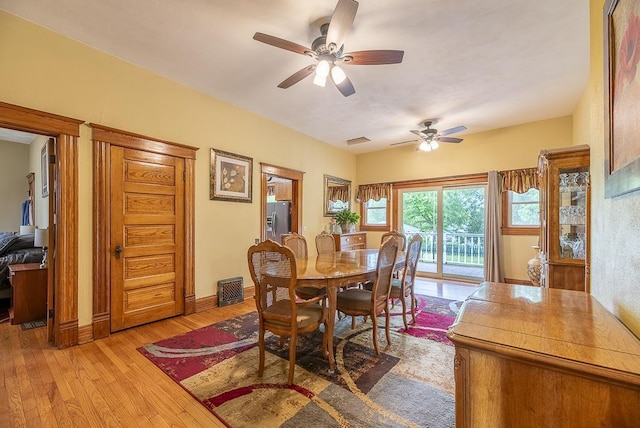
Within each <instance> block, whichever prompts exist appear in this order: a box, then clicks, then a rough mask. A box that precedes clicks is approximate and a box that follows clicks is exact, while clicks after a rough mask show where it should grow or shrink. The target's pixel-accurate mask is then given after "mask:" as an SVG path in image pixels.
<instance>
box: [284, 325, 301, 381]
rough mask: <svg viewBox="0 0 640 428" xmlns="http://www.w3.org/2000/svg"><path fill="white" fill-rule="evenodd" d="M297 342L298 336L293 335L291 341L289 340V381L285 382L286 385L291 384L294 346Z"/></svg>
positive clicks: (294, 353) (294, 355)
mask: <svg viewBox="0 0 640 428" xmlns="http://www.w3.org/2000/svg"><path fill="white" fill-rule="evenodd" d="M297 342H298V336H297V335H295V334H292V335H291V339H290V340H289V379H288V380H287V384H288V385H292V384H293V372H294V370H295V368H296V345H297Z"/></svg>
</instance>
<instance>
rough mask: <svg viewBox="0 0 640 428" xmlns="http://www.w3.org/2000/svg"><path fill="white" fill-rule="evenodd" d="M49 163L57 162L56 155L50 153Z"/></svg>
mask: <svg viewBox="0 0 640 428" xmlns="http://www.w3.org/2000/svg"><path fill="white" fill-rule="evenodd" d="M49 163H52V164H55V163H56V155H49Z"/></svg>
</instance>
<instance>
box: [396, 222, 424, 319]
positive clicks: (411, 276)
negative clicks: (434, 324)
mask: <svg viewBox="0 0 640 428" xmlns="http://www.w3.org/2000/svg"><path fill="white" fill-rule="evenodd" d="M420 251H422V236H420V234H419V233H416V234H415V235H413V237H412V238H411V240H410V241H409V245H408V247H407V255H406V257H405V263H404V268H403V269H402V275H401V277H400V278H399V279H396V278H394V279H392V280H391V291H390V293H389V298H390V299H391V301H392V302H395V300H397V299H400V301H401V302H402V321H403V322H404V328H405V329H409V326H408V325H407V297H410V298H411V320H412V324H415V323H416V294H415V289H414V285H415V282H416V270H417V268H418V259H419V258H420Z"/></svg>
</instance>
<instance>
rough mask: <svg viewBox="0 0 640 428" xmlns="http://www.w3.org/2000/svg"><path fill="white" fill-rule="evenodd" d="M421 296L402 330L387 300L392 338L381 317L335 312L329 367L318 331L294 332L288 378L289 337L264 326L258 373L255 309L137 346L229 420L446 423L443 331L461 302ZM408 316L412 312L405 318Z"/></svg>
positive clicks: (449, 356)
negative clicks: (282, 339)
mask: <svg viewBox="0 0 640 428" xmlns="http://www.w3.org/2000/svg"><path fill="white" fill-rule="evenodd" d="M418 297H419V310H418V313H417V317H416V324H415V325H411V324H410V325H409V329H408V330H405V329H404V325H403V323H402V315H401V313H400V310H401V306H400V305H396V307H395V308H394V309H392V317H391V327H392V329H391V332H392V335H391V342H392V343H391V346H389V347H386V348H384V347H385V346H386V339H385V338H384V317H381V318H380V319H379V323H378V327H381V328H379V331H378V333H379V336H378V338H379V343H380V346H381V352H382V353H381V354H380V355H378V356H377V355H375V352H374V351H373V344H372V342H371V340H372V339H371V334H372V333H371V328H372V324H371V321H369V322H367V323H364V322H362V318H359V319H358V321H359V323H358V324H357V325H356V328H355V329H354V330H352V329H351V319H350V317H345V318H343V319H342V320H340V321H337V322H336V331H335V338H336V340H335V342H334V343H335V355H336V365H337V370H336V372H335V373H330V372H329V369H328V362H327V361H326V360H325V359H324V358H323V357H322V355H321V353H320V352H319V349H320V347H321V343H322V332H317V333H315V334H312V335H306V336H301V337H300V338H299V339H298V351H297V359H296V370H295V378H294V385H292V386H287V385H286V379H287V370H288V353H289V351H288V344H286V343H285V346H284V347H282V348H281V347H280V343H279V338H278V337H276V336H273V335H270V334H269V333H267V339H266V347H267V354H266V363H265V373H264V376H263V377H262V378H258V377H257V368H258V347H257V314H256V313H255V312H253V313H250V314H247V315H243V316H240V317H236V318H232V319H229V320H227V321H223V322H220V323H217V324H214V325H211V326H208V327H203V328H200V329H198V330H194V331H191V332H189V333H186V334H182V335H179V336H175V337H172V338H169V339H165V340H161V341H159V342H156V343H152V344H148V345H145V346H144V347H141V348H139V349H138V350H139V351H140V352H141V353H142V354H144V355H145V356H146V357H147V358H149V360H151V361H152V362H153V363H154V364H155V365H157V366H158V367H159V368H160V369H161V370H162V371H163V372H164V373H165V374H167V375H168V376H170V377H171V378H172V379H173V380H174V381H176V382H177V383H179V384H180V385H181V386H182V387H183V388H184V389H185V390H187V391H188V392H189V393H190V394H191V395H193V397H195V398H196V399H197V400H198V401H200V402H201V403H202V404H203V405H204V406H205V407H206V408H208V409H209V410H210V411H211V412H213V413H214V414H215V415H216V416H218V417H219V418H220V419H221V420H222V421H224V422H225V423H226V424H227V425H228V426H230V427H253V426H265V427H267V426H268V427H272V426H273V427H276V426H282V427H300V426H304V427H314V426H318V427H331V426H336V427H338V426H339V427H350V426H352V427H372V426H375V427H396V426H414V427H425V426H427V427H453V426H454V425H455V409H454V399H453V393H454V382H453V356H454V348H453V346H451V343H450V342H449V340H448V339H447V338H446V336H445V333H446V329H447V327H448V326H449V325H451V324H452V323H453V321H454V318H455V314H456V312H457V309H458V308H459V306H460V304H461V302H455V301H450V300H445V299H438V298H433V297H424V296H418ZM409 319H410V318H409Z"/></svg>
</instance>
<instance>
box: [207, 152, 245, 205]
mask: <svg viewBox="0 0 640 428" xmlns="http://www.w3.org/2000/svg"><path fill="white" fill-rule="evenodd" d="M252 179H253V159H252V158H250V157H247V156H242V155H237V154H234V153H230V152H225V151H223V150H218V149H211V170H210V174H209V199H211V200H219V201H231V202H251V201H252Z"/></svg>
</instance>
